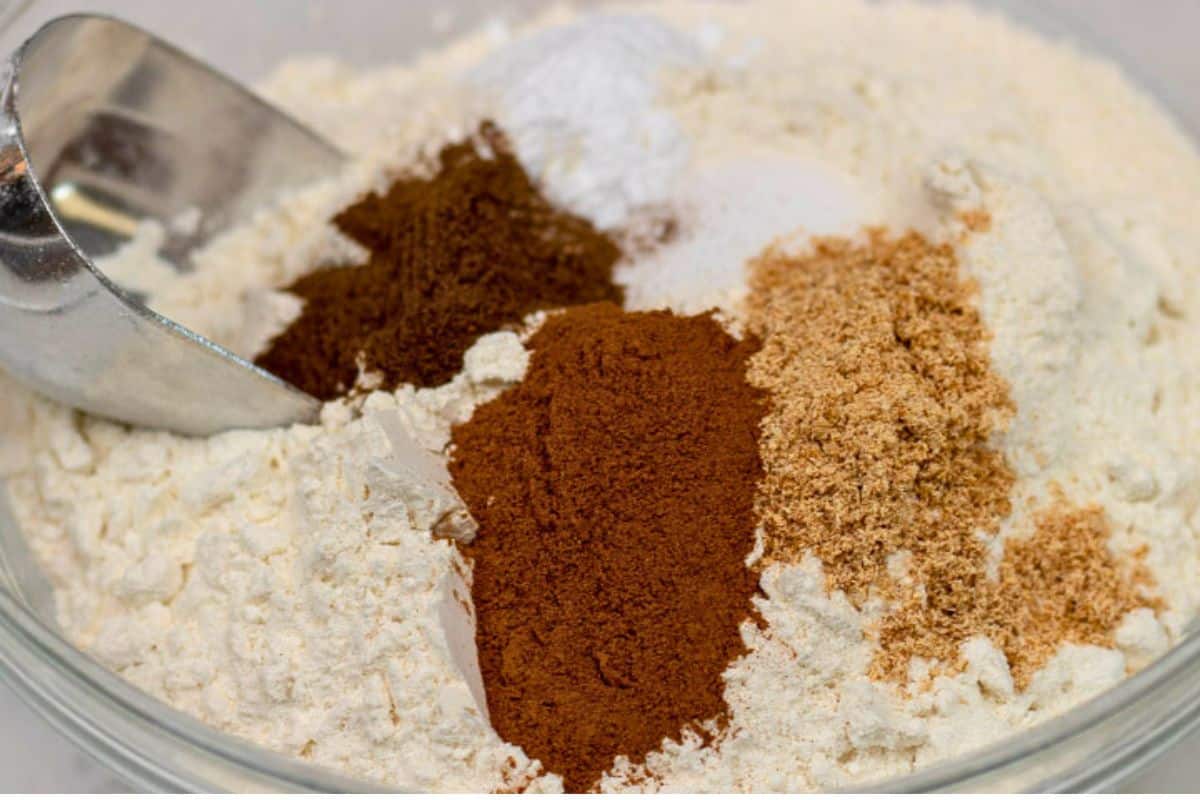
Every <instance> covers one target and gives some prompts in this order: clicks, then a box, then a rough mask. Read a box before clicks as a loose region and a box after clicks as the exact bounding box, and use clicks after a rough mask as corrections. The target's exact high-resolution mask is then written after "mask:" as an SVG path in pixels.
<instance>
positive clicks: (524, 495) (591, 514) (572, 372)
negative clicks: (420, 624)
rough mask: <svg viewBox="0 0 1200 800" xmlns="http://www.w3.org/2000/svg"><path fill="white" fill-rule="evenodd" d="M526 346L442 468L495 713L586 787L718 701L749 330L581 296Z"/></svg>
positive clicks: (502, 725)
mask: <svg viewBox="0 0 1200 800" xmlns="http://www.w3.org/2000/svg"><path fill="white" fill-rule="evenodd" d="M529 344H530V347H531V348H532V350H533V355H532V359H531V363H530V367H529V371H528V374H527V376H526V378H525V380H524V381H523V382H522V383H520V384H518V385H517V386H515V387H513V388H511V389H509V390H508V391H507V392H505V393H504V394H502V395H501V396H500V397H499V398H497V399H496V400H494V401H492V402H490V403H488V404H485V405H483V406H481V407H480V408H478V409H477V410H476V412H475V414H474V416H473V417H472V419H471V420H470V421H469V422H467V423H465V424H463V425H460V426H458V427H456V428H455V430H454V436H453V441H454V450H453V452H452V461H451V474H452V475H453V476H454V481H455V485H456V486H457V488H458V490H459V492H460V494H461V495H462V497H463V499H464V500H465V501H466V503H467V505H468V507H469V508H470V510H471V513H472V514H473V515H474V516H475V519H476V520H477V521H478V522H479V533H478V536H477V538H476V539H475V541H474V542H473V543H471V544H470V545H468V546H466V547H465V548H464V550H465V552H466V553H467V554H468V555H469V556H470V557H471V558H472V559H473V560H474V584H473V587H472V598H473V600H474V603H475V609H476V613H477V615H478V628H477V633H476V642H477V644H478V647H479V660H480V666H481V669H482V672H483V680H484V685H485V688H486V690H487V700H488V710H489V713H490V716H491V721H492V725H493V726H494V727H495V728H496V730H497V731H498V732H499V733H500V735H501V736H503V737H504V738H505V739H506V740H508V741H510V742H512V743H514V744H517V745H520V746H521V747H523V748H524V749H525V751H526V752H527V753H528V754H529V755H530V756H531V757H533V758H538V759H540V760H541V762H542V764H543V765H544V766H545V767H546V768H547V769H548V770H550V771H553V772H556V773H558V774H561V775H563V776H564V778H565V781H566V788H567V790H568V791H584V790H587V789H589V788H591V787H592V786H593V785H594V783H595V781H596V780H597V779H598V778H599V777H600V776H601V774H602V773H603V771H604V770H606V769H608V768H610V767H611V766H612V764H613V759H614V757H615V756H617V755H622V754H623V755H626V756H628V757H629V758H630V760H631V761H632V762H633V763H635V764H636V763H640V762H641V761H642V760H643V759H644V757H645V755H646V754H647V753H648V752H650V751H652V750H655V749H657V748H659V747H660V746H661V745H662V742H663V739H664V738H673V739H678V738H679V736H680V734H681V733H682V731H683V730H684V729H686V728H689V727H693V726H695V725H697V724H698V723H702V722H705V721H709V720H718V721H719V720H721V719H722V717H723V715H724V714H725V713H726V712H727V708H726V706H725V702H724V699H723V692H724V681H723V679H722V672H723V671H724V670H725V668H726V666H727V665H728V664H729V662H730V661H731V660H733V659H734V658H736V657H738V656H740V655H741V654H742V653H743V652H744V651H745V648H744V645H743V642H742V639H741V636H740V632H739V626H740V624H741V623H742V622H743V621H744V620H746V619H747V618H753V617H754V612H753V606H752V602H751V598H752V597H753V596H754V594H755V592H756V591H757V583H758V576H757V574H756V572H755V571H754V570H752V569H750V568H749V567H747V566H746V563H745V560H746V557H747V555H748V554H749V553H750V551H751V550H752V548H753V545H754V527H755V520H754V509H753V502H754V490H755V485H756V484H757V482H758V480H759V479H760V477H761V475H762V467H761V463H760V461H759V456H758V444H757V437H758V427H759V422H760V420H761V418H762V416H763V413H764V410H765V408H764V405H763V399H762V393H761V392H759V391H758V390H756V389H754V388H752V387H751V386H749V385H748V384H747V382H746V379H745V369H746V361H747V358H748V357H749V355H750V354H751V353H752V352H753V351H754V349H755V347H756V343H755V342H752V341H744V342H738V341H736V340H735V339H733V338H732V337H731V336H730V335H729V334H728V333H726V332H725V331H724V330H723V329H722V328H721V327H720V325H719V324H717V323H716V322H715V321H714V320H713V319H712V318H711V317H710V316H707V315H703V316H696V317H678V316H675V315H673V314H670V313H668V312H646V313H626V312H622V311H621V310H620V309H618V308H617V307H616V306H614V305H611V304H597V305H591V306H584V307H581V308H575V309H571V310H568V311H566V312H564V313H563V314H559V315H554V316H552V317H550V318H549V319H548V320H547V321H546V323H545V324H544V326H543V327H542V328H541V329H540V330H539V331H538V332H537V333H536V334H535V335H534V336H533V337H532V339H531V341H530V343H529Z"/></svg>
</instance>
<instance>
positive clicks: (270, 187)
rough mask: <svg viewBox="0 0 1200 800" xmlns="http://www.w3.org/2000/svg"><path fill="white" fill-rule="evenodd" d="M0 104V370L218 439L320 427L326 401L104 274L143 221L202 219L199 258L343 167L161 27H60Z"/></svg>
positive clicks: (102, 407) (26, 60) (106, 408)
mask: <svg viewBox="0 0 1200 800" xmlns="http://www.w3.org/2000/svg"><path fill="white" fill-rule="evenodd" d="M0 81H2V83H3V84H4V90H3V94H2V95H0V367H2V368H3V369H5V370H6V371H8V372H9V373H11V374H12V375H14V376H16V377H17V378H19V379H20V380H22V381H24V382H25V383H26V384H28V385H29V386H31V387H33V388H35V389H37V390H39V391H40V392H42V393H44V394H46V395H48V396H50V397H52V398H53V399H55V400H57V401H59V402H61V403H63V404H65V405H68V406H72V407H75V408H79V409H82V410H84V411H87V412H89V413H92V414H95V415H99V416H103V417H108V418H111V419H114V420H118V421H121V422H125V423H130V424H133V425H138V426H144V427H151V428H163V429H167V430H171V431H175V432H178V433H183V434H192V435H209V434H213V433H217V432H219V431H223V430H228V429H231V428H264V427H274V426H278V425H286V424H289V423H294V422H306V421H311V420H313V419H314V418H315V416H316V414H317V411H318V409H319V407H320V404H319V403H318V401H317V400H316V399H314V398H313V397H311V396H309V395H307V394H305V393H303V392H301V391H300V390H298V389H296V388H295V387H293V386H291V385H290V384H287V383H285V382H284V381H282V380H280V379H279V378H277V377H275V376H274V375H271V374H270V373H268V372H265V371H263V370H261V369H259V368H258V367H256V366H254V365H253V364H251V363H250V362H248V361H246V360H244V359H242V358H239V357H238V356H236V355H234V354H233V353H230V352H228V351H227V350H225V349H223V348H221V347H219V346H217V345H216V344H214V343H212V342H210V341H208V340H206V339H204V338H203V337H201V336H199V335H197V334H195V333H193V332H192V331H190V330H188V329H186V328H184V327H182V326H180V325H177V324H175V323H174V322H172V321H171V320H169V319H167V318H165V317H163V316H160V315H159V314H156V313H155V312H154V311H152V310H150V309H149V308H147V307H146V306H145V305H144V304H142V303H141V302H140V301H139V300H138V299H137V298H136V297H135V296H133V295H132V294H130V293H128V292H125V291H124V290H122V289H121V288H120V287H119V286H118V285H117V284H116V283H114V282H113V281H111V280H109V279H108V278H107V277H105V275H104V274H103V273H101V272H100V271H99V270H98V269H97V268H96V266H95V264H94V263H93V262H92V260H91V259H90V258H89V254H91V255H94V256H101V255H104V254H106V253H110V252H112V251H113V250H115V249H116V247H117V246H118V245H120V244H121V243H122V242H124V241H125V240H127V239H128V238H129V236H130V235H131V233H132V229H133V228H134V227H136V225H137V223H138V222H139V221H140V220H143V219H154V220H158V221H161V222H163V223H164V224H165V223H168V222H169V221H170V220H172V219H176V218H177V217H178V216H179V215H181V214H185V213H186V214H190V215H193V216H195V215H198V223H197V224H196V225H195V226H194V227H192V228H189V232H188V233H187V234H186V235H184V236H182V237H179V236H176V237H175V238H173V239H172V240H171V241H170V242H169V249H170V251H171V256H172V257H173V258H174V259H175V260H176V261H177V262H178V263H179V264H180V265H181V267H183V268H186V256H187V253H188V252H189V251H190V250H192V249H194V248H197V247H200V246H202V245H204V244H205V243H206V242H207V241H209V240H210V239H211V238H212V237H213V236H215V235H216V234H218V233H220V232H221V231H223V230H224V229H226V228H228V227H229V226H230V225H231V224H232V223H234V222H236V221H238V220H239V219H244V218H245V217H246V216H248V215H249V214H250V213H251V212H252V211H253V210H254V209H255V208H258V207H261V206H262V205H263V204H265V203H268V202H270V201H271V200H273V199H275V198H276V197H278V196H279V195H280V194H281V193H283V192H286V191H287V190H288V189H291V188H295V187H298V186H301V185H303V184H305V183H308V182H311V181H313V180H316V179H318V178H321V177H324V176H328V175H330V174H332V173H334V172H335V171H336V170H337V169H338V167H339V165H340V164H341V162H342V160H343V157H342V155H341V153H339V152H338V150H337V149H336V148H334V147H333V146H331V145H329V144H327V143H326V142H324V141H322V140H321V139H320V138H319V137H317V136H316V135H315V134H313V133H311V132H310V131H308V130H306V129H305V128H303V127H302V126H300V125H299V124H298V123H296V122H295V121H294V120H292V119H291V118H289V117H288V116H286V115H284V114H283V113H281V112H280V111H277V110H276V109H274V108H272V107H271V106H269V105H267V104H266V103H265V102H263V101H262V100H260V99H258V98H257V97H255V96H254V95H252V94H250V93H249V92H248V91H246V90H245V89H243V88H242V87H241V86H239V85H238V84H236V83H235V82H233V81H232V80H230V79H229V78H226V77H224V76H222V75H220V74H218V73H216V72H214V71H213V70H211V69H210V68H209V67H207V66H205V65H204V64H202V63H200V62H198V61H196V60H194V59H192V58H190V57H189V56H187V55H185V54H184V53H182V52H180V51H179V50H177V49H176V48H174V47H172V46H171V45H169V44H167V43H165V42H163V41H161V40H159V39H157V38H155V37H154V36H152V35H150V34H149V33H147V32H145V31H143V30H140V29H138V28H135V27H132V26H130V25H128V24H125V23H123V22H120V21H118V20H115V19H111V18H107V17H98V16H91V15H72V16H66V17H60V18H58V19H56V20H54V21H52V22H50V23H48V24H47V25H46V26H45V27H43V28H42V29H41V30H39V31H38V32H37V33H36V34H34V36H33V37H32V38H30V39H29V41H27V42H26V43H25V44H24V45H22V46H21V48H20V49H19V50H17V52H16V53H15V54H14V55H13V56H12V58H11V60H10V62H9V64H8V65H7V73H6V74H5V73H4V72H0Z"/></svg>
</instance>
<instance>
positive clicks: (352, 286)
mask: <svg viewBox="0 0 1200 800" xmlns="http://www.w3.org/2000/svg"><path fill="white" fill-rule="evenodd" d="M334 223H335V224H336V225H337V227H338V228H339V229H340V230H341V231H342V232H343V233H345V234H346V235H347V236H349V237H350V238H351V239H354V240H355V241H357V242H358V243H359V244H361V245H363V246H364V247H365V248H367V250H368V251H369V252H370V257H369V259H368V260H367V262H366V263H365V264H363V265H360V266H354V267H336V268H329V269H321V270H317V271H315V272H313V273H310V274H308V275H306V276H305V277H303V278H301V279H300V280H298V281H297V282H296V283H294V284H293V285H291V286H290V287H288V291H289V292H291V293H293V294H295V295H298V296H299V297H301V298H302V299H303V300H304V309H303V311H302V312H301V314H300V316H299V318H297V319H296V320H295V321H294V322H293V323H292V324H291V325H290V326H289V327H288V328H287V329H286V330H285V331H284V332H283V333H281V334H280V335H278V336H277V337H276V338H275V339H274V340H273V341H272V342H271V343H270V344H269V346H268V348H267V350H266V351H265V352H264V353H263V354H261V355H260V356H259V357H258V358H257V359H256V361H257V363H258V364H259V366H261V367H263V368H264V369H266V370H268V371H270V372H273V373H275V374H276V375H279V376H280V377H282V378H284V379H285V380H288V381H290V382H291V383H293V384H295V385H296V386H298V387H300V388H301V389H303V390H305V391H306V392H308V393H309V394H312V395H314V396H316V397H319V398H321V399H323V400H329V399H333V398H335V397H337V396H339V395H342V394H345V393H346V392H347V391H349V390H350V389H351V388H352V387H353V386H354V384H355V382H356V380H357V378H358V375H359V371H360V368H361V369H365V370H366V371H368V372H370V373H374V374H375V375H377V376H378V379H379V386H380V388H384V389H393V388H395V387H396V386H398V385H399V384H402V383H412V384H416V385H418V386H435V385H439V384H442V383H445V382H446V381H448V380H449V379H450V378H451V377H453V376H454V374H455V373H456V372H458V371H459V370H460V369H462V357H463V353H465V352H466V350H467V349H468V348H469V347H470V346H471V345H472V344H473V343H474V342H475V340H476V339H477V338H478V337H479V336H480V335H482V334H484V333H489V332H491V331H495V330H498V329H500V328H503V327H505V326H508V325H513V324H516V323H518V322H519V321H520V320H521V319H522V317H524V316H525V315H526V314H528V313H529V312H531V311H534V310H537V309H542V308H556V307H559V306H566V305H574V304H580V303H590V302H596V301H601V300H611V301H614V302H620V301H621V297H622V293H621V290H620V288H619V287H617V286H616V285H615V284H614V283H613V282H612V269H613V265H614V264H615V263H616V262H617V259H618V258H619V257H620V250H619V249H618V247H617V245H616V244H615V243H614V242H613V241H612V240H611V239H610V238H608V237H607V236H605V235H604V234H602V233H600V232H599V231H597V230H596V229H595V228H593V227H592V225H591V223H589V222H588V221H586V220H584V219H582V218H580V217H576V216H573V215H571V214H568V213H566V212H563V211H560V210H558V209H556V208H554V207H553V206H551V205H550V204H549V203H548V202H547V201H546V200H545V199H544V198H543V197H542V195H541V194H540V193H539V192H538V189H537V187H536V186H535V185H534V184H533V182H532V181H531V180H530V179H529V176H528V175H526V173H525V171H524V170H523V169H522V167H521V165H520V163H519V162H518V161H517V159H516V157H515V156H514V155H513V154H512V151H511V149H510V147H509V145H508V142H507V140H506V139H505V138H504V136H503V134H502V133H501V132H500V131H499V129H498V128H496V127H495V126H494V125H492V124H490V123H485V124H484V125H483V126H482V127H481V128H480V131H479V135H478V137H476V139H475V140H469V141H465V142H460V143H457V144H452V145H448V146H447V147H445V148H444V149H443V150H442V151H441V153H440V154H439V156H438V165H437V171H436V173H435V174H434V175H433V177H432V178H423V177H422V178H416V177H409V178H403V179H401V180H398V181H396V182H395V183H394V184H393V185H392V186H391V188H390V189H388V191H387V193H386V194H384V195H382V196H381V195H378V194H371V195H368V196H367V197H366V198H364V199H363V200H361V201H360V202H358V203H356V204H355V205H353V206H351V207H350V208H348V209H346V210H345V211H343V212H342V213H340V214H339V215H338V216H337V217H336V218H335V219H334Z"/></svg>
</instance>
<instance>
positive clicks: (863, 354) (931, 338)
mask: <svg viewBox="0 0 1200 800" xmlns="http://www.w3.org/2000/svg"><path fill="white" fill-rule="evenodd" d="M973 294H974V290H973V287H972V286H971V285H970V284H969V283H967V282H966V281H964V280H962V279H961V278H960V276H959V267H958V261H957V257H956V253H955V251H954V249H953V247H951V246H950V245H946V244H934V243H931V242H929V241H928V240H926V239H925V238H923V237H922V236H920V235H919V234H916V233H909V234H906V235H903V236H900V237H898V238H896V237H892V236H889V235H888V234H887V233H885V232H883V231H880V230H874V231H869V232H867V234H866V236H865V237H864V239H863V240H862V241H857V242H855V241H850V240H846V239H821V240H817V241H815V242H814V243H813V246H812V249H811V251H807V252H804V253H802V254H789V253H787V252H784V251H781V250H778V249H772V250H768V251H767V252H766V253H765V254H764V255H763V256H761V257H760V258H759V259H758V260H757V261H756V262H755V263H754V264H753V265H752V278H751V295H750V298H749V301H748V318H749V322H748V326H749V330H750V331H752V332H753V333H754V334H756V335H758V336H759V337H761V338H762V341H763V346H762V349H761V351H760V352H759V353H758V354H756V355H755V356H754V357H753V358H752V359H751V367H750V372H749V377H750V380H751V382H752V383H754V384H755V385H757V386H761V387H763V388H765V389H767V390H769V391H770V393H771V396H772V401H773V406H772V411H771V412H770V413H769V415H768V416H767V418H766V419H765V421H764V424H763V435H762V439H761V443H760V446H761V451H762V454H763V463H764V467H765V469H766V477H765V479H764V481H763V483H762V484H761V485H760V490H759V495H758V501H757V509H758V513H759V515H760V517H761V519H762V522H763V525H764V526H765V532H766V537H767V538H766V555H765V559H766V561H767V562H794V561H796V560H798V559H800V558H802V557H803V556H804V555H805V554H807V553H812V554H814V555H815V556H817V557H818V558H819V559H820V560H821V562H822V564H823V566H824V570H825V574H826V578H827V581H828V583H829V586H830V588H832V589H840V590H842V591H844V592H846V593H847V596H848V597H849V598H850V600H851V601H852V602H854V603H855V604H856V605H859V606H860V607H861V606H862V604H863V603H864V602H865V601H866V600H867V599H868V598H869V597H870V596H871V595H872V594H878V595H879V596H881V597H883V598H885V599H887V600H888V601H889V602H890V609H891V610H890V611H889V612H888V613H887V614H885V615H884V617H883V619H882V620H881V622H880V624H879V629H878V631H877V634H878V638H879V644H880V650H879V653H878V655H877V657H876V660H875V663H874V665H873V670H872V671H873V674H874V676H875V677H877V678H882V679H888V680H897V681H901V682H903V681H904V679H905V676H906V675H907V671H908V666H909V661H910V660H911V658H912V657H914V656H920V657H923V658H926V659H932V660H936V662H937V663H938V664H939V665H940V668H942V669H954V668H957V667H960V666H961V659H960V655H959V648H960V645H961V644H962V643H963V642H964V641H965V640H967V639H968V638H970V637H972V636H976V635H981V634H982V635H986V636H990V637H992V639H993V641H994V642H995V643H996V644H997V646H999V647H1000V648H1001V649H1002V650H1003V651H1004V653H1005V655H1006V656H1007V657H1008V660H1009V663H1010V665H1011V666H1012V668H1013V672H1014V676H1015V678H1016V680H1017V681H1018V684H1020V685H1023V684H1024V682H1025V681H1027V680H1028V678H1029V677H1030V676H1031V675H1032V673H1033V671H1035V670H1036V669H1037V668H1038V667H1040V666H1041V665H1042V664H1044V663H1045V661H1046V660H1047V659H1048V658H1049V657H1050V655H1052V654H1053V652H1054V650H1055V648H1057V646H1058V645H1059V644H1061V643H1063V642H1077V643H1089V644H1108V645H1111V644H1112V631H1113V629H1114V627H1115V626H1116V624H1117V623H1118V622H1119V621H1120V618H1121V617H1122V616H1123V615H1124V614H1125V613H1126V612H1127V611H1130V610H1132V609H1133V608H1136V607H1138V606H1141V605H1147V604H1148V603H1151V602H1152V601H1151V600H1149V599H1148V598H1147V597H1146V596H1145V593H1144V592H1143V591H1142V590H1141V589H1139V588H1137V587H1135V585H1134V580H1133V577H1132V571H1131V570H1128V569H1122V567H1121V565H1119V564H1118V563H1117V561H1116V560H1115V559H1114V557H1113V556H1112V555H1111V554H1110V553H1109V551H1108V548H1107V541H1108V527H1107V523H1106V521H1105V518H1104V515H1103V512H1102V511H1101V510H1099V509H1093V508H1089V509H1082V510H1079V509H1072V508H1070V507H1069V506H1067V505H1066V504H1065V501H1060V502H1059V503H1058V504H1056V505H1055V506H1054V507H1052V508H1050V509H1047V510H1045V511H1043V512H1041V513H1040V514H1038V515H1035V517H1036V531H1035V532H1034V533H1033V535H1032V538H1029V539H1026V540H1012V541H1010V542H1008V543H1007V547H1006V551H1005V556H1004V559H1003V563H1002V564H1001V566H1000V577H999V580H998V581H997V580H994V579H993V578H991V577H989V576H988V574H987V567H986V565H987V557H988V554H987V547H986V539H987V537H989V536H992V535H994V534H996V533H997V532H998V531H999V528H1000V523H1001V521H1002V520H1003V519H1004V518H1005V517H1007V516H1008V515H1009V513H1010V512H1011V510H1012V507H1011V501H1010V494H1011V491H1012V488H1013V484H1014V481H1015V476H1014V473H1013V471H1012V469H1011V468H1010V467H1009V465H1008V464H1007V463H1006V461H1005V459H1004V457H1003V455H1002V454H1001V453H1000V452H999V451H997V450H996V449H994V448H993V447H991V446H990V444H989V439H990V437H991V436H992V435H993V434H994V433H995V432H997V431H998V430H1000V429H1001V427H1002V426H1003V425H1004V424H1005V423H1006V420H1007V419H1008V418H1009V416H1010V415H1011V414H1012V413H1013V411H1014V407H1013V403H1012V400H1011V398H1010V396H1009V393H1008V388H1007V386H1006V384H1005V382H1004V381H1003V380H1002V379H1001V378H1000V377H999V376H998V375H997V374H996V373H995V372H994V371H993V370H992V368H991V364H990V361H989V357H988V351H987V343H988V334H987V331H986V329H985V327H984V324H983V321H982V320H981V318H980V316H979V313H978V311H977V310H976V309H975V307H974V304H973ZM902 554H903V556H904V561H905V563H904V568H903V570H902V571H903V572H904V573H905V579H902V580H897V577H896V574H895V572H896V570H895V568H896V567H897V565H898V563H899V562H896V561H895V560H894V559H896V558H897V557H900V556H901V555H902Z"/></svg>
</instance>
